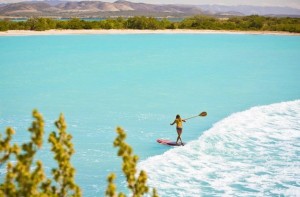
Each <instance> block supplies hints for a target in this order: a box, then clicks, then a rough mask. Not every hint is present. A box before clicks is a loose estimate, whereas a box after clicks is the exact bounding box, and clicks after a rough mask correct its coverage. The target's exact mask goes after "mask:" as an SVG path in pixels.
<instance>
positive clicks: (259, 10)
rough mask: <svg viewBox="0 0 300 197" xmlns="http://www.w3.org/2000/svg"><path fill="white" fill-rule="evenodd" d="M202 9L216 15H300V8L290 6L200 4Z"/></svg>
mask: <svg viewBox="0 0 300 197" xmlns="http://www.w3.org/2000/svg"><path fill="white" fill-rule="evenodd" d="M198 7H199V8H201V9H202V10H204V11H206V12H209V13H210V14H213V15H214V14H216V15H263V16H267V15H274V16H300V9H295V8H290V7H259V6H245V5H239V6H222V5H200V6H198Z"/></svg>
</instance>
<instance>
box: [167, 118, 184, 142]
mask: <svg viewBox="0 0 300 197" xmlns="http://www.w3.org/2000/svg"><path fill="white" fill-rule="evenodd" d="M182 122H185V120H183V119H181V117H180V115H179V114H177V115H176V119H175V120H174V122H173V123H171V124H170V125H174V124H175V123H176V131H177V134H178V137H177V140H176V144H178V140H180V142H181V145H182V146H183V145H184V144H183V142H182V140H181V134H182Z"/></svg>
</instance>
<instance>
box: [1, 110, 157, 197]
mask: <svg viewBox="0 0 300 197" xmlns="http://www.w3.org/2000/svg"><path fill="white" fill-rule="evenodd" d="M33 117H34V119H35V120H34V121H33V122H32V125H31V127H30V128H29V129H28V131H29V132H30V133H31V139H30V141H29V142H28V143H24V144H22V145H19V144H16V143H14V144H12V138H13V135H14V133H15V131H14V130H13V129H12V128H7V129H6V135H5V137H4V138H3V137H2V135H1V134H0V164H1V166H5V165H6V173H5V177H4V178H3V182H1V183H0V196H9V197H19V196H22V197H67V196H73V197H80V196H82V193H81V190H80V187H79V186H78V185H77V184H76V183H75V168H74V167H73V166H72V164H71V156H72V155H73V153H74V148H73V144H72V142H71V140H72V136H71V135H70V134H69V133H68V132H67V125H66V122H65V120H64V116H63V115H60V117H59V119H58V120H57V121H56V122H55V126H56V127H57V130H58V131H57V132H55V131H53V132H52V133H51V134H50V135H49V138H48V142H49V143H50V144H51V146H52V148H51V151H52V152H53V153H54V160H55V161H56V162H57V167H56V168H53V169H52V176H53V177H52V178H49V177H47V175H46V173H45V171H44V168H43V163H42V161H40V160H37V161H36V159H35V155H36V153H37V152H38V151H39V150H40V149H41V148H42V146H43V138H44V124H45V123H44V120H43V117H42V115H41V114H40V113H39V112H38V111H36V110H34V111H33ZM117 134H118V136H117V138H116V139H115V141H114V146H115V147H119V151H118V155H119V156H120V157H122V158H123V164H122V170H123V172H124V174H125V176H126V178H127V185H128V188H129V190H130V193H131V195H132V196H133V197H141V196H143V195H144V194H146V193H148V192H149V187H148V186H147V184H146V181H147V174H146V172H144V171H141V172H140V174H139V175H138V176H136V173H137V170H136V164H137V161H138V157H137V156H136V155H133V154H132V153H133V151H132V148H131V147H130V146H129V145H128V144H126V143H125V138H126V134H125V132H124V131H123V130H122V129H121V128H118V129H117ZM12 161H14V162H12ZM115 177H116V176H115V175H114V174H110V175H109V176H108V186H107V189H106V194H105V195H106V196H108V197H115V196H117V188H116V185H115V184H114V179H115ZM118 196H119V197H124V196H126V195H125V194H123V193H119V194H118ZM152 197H158V195H157V193H156V190H155V189H154V190H153V192H152Z"/></svg>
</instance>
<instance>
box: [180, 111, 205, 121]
mask: <svg viewBox="0 0 300 197" xmlns="http://www.w3.org/2000/svg"><path fill="white" fill-rule="evenodd" d="M206 115H207V113H206V112H205V111H204V112H201V113H200V114H199V115H197V116H193V117H189V118H186V119H183V120H188V119H191V118H196V117H198V116H203V117H204V116H206Z"/></svg>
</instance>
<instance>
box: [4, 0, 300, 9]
mask: <svg viewBox="0 0 300 197" xmlns="http://www.w3.org/2000/svg"><path fill="white" fill-rule="evenodd" d="M14 1H25V0H0V3H1V2H2V3H3V2H5V3H8V2H14ZM27 1H28V0H27ZM29 1H30V0H29ZM74 1H75V0H74ZM76 1H82V0H76ZM93 1H95V0H93ZM101 1H104V2H114V1H116V0H101ZM128 1H131V2H140V3H151V4H193V5H203V4H211V5H213V4H215V5H230V6H232V5H255V6H280V7H292V8H298V9H300V0H248V1H245V0H128Z"/></svg>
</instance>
